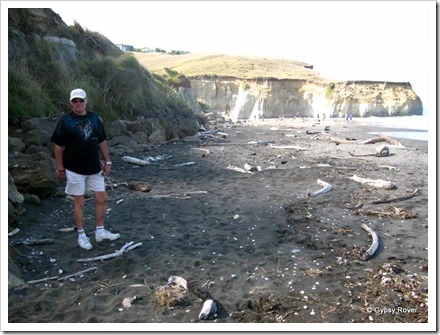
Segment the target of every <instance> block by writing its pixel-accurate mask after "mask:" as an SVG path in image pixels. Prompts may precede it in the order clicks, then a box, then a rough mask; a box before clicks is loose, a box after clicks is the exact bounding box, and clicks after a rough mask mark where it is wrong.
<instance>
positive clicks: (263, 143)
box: [247, 140, 272, 146]
mask: <svg viewBox="0 0 440 335" xmlns="http://www.w3.org/2000/svg"><path fill="white" fill-rule="evenodd" d="M270 143H272V142H269V141H262V140H257V141H249V142H248V143H247V144H257V145H264V146H267V145H269V144H270Z"/></svg>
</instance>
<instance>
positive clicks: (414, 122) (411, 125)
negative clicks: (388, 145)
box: [353, 113, 435, 141]
mask: <svg viewBox="0 0 440 335" xmlns="http://www.w3.org/2000/svg"><path fill="white" fill-rule="evenodd" d="M353 122H357V123H364V124H368V125H371V126H375V127H382V128H396V131H385V132H381V131H378V132H374V133H371V134H374V135H376V134H378V133H379V132H380V133H382V134H385V135H388V136H391V137H395V138H404V139H411V140H420V141H428V137H429V136H428V134H429V132H428V130H431V131H433V132H435V122H433V121H431V120H429V119H428V114H427V113H425V114H424V115H418V116H395V117H375V116H371V117H366V118H353ZM429 128H431V129H429Z"/></svg>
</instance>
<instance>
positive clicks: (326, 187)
mask: <svg viewBox="0 0 440 335" xmlns="http://www.w3.org/2000/svg"><path fill="white" fill-rule="evenodd" d="M317 183H318V185H321V186H322V188H321V189H320V190H318V191H316V192H307V195H308V196H309V197H316V196H317V195H319V194H321V193H327V192H330V191H331V190H333V186H332V185H330V184H329V183H326V182H325V181H323V180H321V179H318V180H317Z"/></svg>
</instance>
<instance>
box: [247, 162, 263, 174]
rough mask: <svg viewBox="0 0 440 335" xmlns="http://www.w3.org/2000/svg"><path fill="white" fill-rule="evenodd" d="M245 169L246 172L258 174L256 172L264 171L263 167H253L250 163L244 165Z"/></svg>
mask: <svg viewBox="0 0 440 335" xmlns="http://www.w3.org/2000/svg"><path fill="white" fill-rule="evenodd" d="M244 168H245V170H246V171H252V172H256V171H258V172H261V171H263V169H262V168H261V166H253V165H251V164H248V163H245V164H244Z"/></svg>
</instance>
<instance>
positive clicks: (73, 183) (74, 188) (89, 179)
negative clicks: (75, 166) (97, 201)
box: [65, 170, 105, 195]
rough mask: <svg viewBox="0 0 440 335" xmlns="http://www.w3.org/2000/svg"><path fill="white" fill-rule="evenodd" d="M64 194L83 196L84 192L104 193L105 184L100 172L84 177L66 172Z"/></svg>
mask: <svg viewBox="0 0 440 335" xmlns="http://www.w3.org/2000/svg"><path fill="white" fill-rule="evenodd" d="M66 179H67V183H66V190H65V192H66V194H69V195H84V194H85V192H86V190H88V191H92V192H103V191H105V182H104V176H103V175H102V172H99V173H97V174H92V175H90V176H85V175H82V174H78V173H75V172H73V171H70V170H66Z"/></svg>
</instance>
